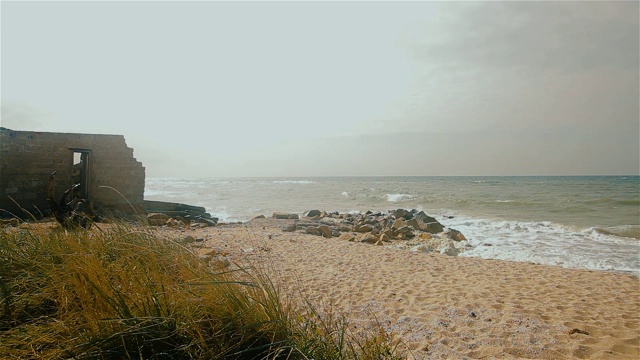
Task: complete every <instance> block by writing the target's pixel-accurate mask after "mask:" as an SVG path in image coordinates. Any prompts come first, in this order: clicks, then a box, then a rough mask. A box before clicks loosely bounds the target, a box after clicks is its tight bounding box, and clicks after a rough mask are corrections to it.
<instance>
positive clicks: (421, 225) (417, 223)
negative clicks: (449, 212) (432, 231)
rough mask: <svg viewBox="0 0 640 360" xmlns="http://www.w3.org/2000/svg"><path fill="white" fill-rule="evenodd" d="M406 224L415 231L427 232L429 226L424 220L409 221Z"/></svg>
mask: <svg viewBox="0 0 640 360" xmlns="http://www.w3.org/2000/svg"><path fill="white" fill-rule="evenodd" d="M406 224H407V226H410V227H412V228H413V229H414V230H420V231H425V230H426V229H427V228H428V227H427V224H425V223H424V222H423V221H422V220H420V219H415V218H413V219H411V220H409V221H407V222H406Z"/></svg>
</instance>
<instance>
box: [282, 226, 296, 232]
mask: <svg viewBox="0 0 640 360" xmlns="http://www.w3.org/2000/svg"><path fill="white" fill-rule="evenodd" d="M296 229H297V226H296V224H290V225H287V226H285V227H283V228H281V230H282V231H285V232H292V231H296Z"/></svg>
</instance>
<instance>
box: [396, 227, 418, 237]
mask: <svg viewBox="0 0 640 360" xmlns="http://www.w3.org/2000/svg"><path fill="white" fill-rule="evenodd" d="M414 236H415V234H414V233H413V229H412V228H410V227H408V226H403V227H401V228H400V229H398V230H397V231H396V237H399V238H401V239H405V240H407V239H411V238H413V237H414Z"/></svg>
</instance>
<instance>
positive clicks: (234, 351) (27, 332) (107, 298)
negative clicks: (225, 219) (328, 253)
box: [0, 224, 400, 360]
mask: <svg viewBox="0 0 640 360" xmlns="http://www.w3.org/2000/svg"><path fill="white" fill-rule="evenodd" d="M300 304H302V305H303V306H300ZM348 328H349V327H348V324H347V321H346V319H344V318H342V317H339V316H336V315H334V314H332V313H331V312H328V313H323V315H320V314H319V312H318V311H316V310H315V309H314V308H313V307H312V306H311V305H310V304H308V303H306V302H304V301H296V300H295V299H292V300H286V301H285V300H283V297H282V296H280V294H279V293H278V291H277V288H276V286H274V284H273V283H272V282H271V281H270V279H269V278H268V277H267V276H266V275H265V274H264V273H262V272H260V271H258V270H255V269H240V270H238V271H226V272H220V271H216V270H213V269H211V268H210V267H209V266H208V265H207V264H205V263H204V262H202V261H201V260H200V259H199V258H198V257H197V256H196V255H194V254H193V253H192V252H191V251H189V250H188V249H186V248H185V247H183V246H182V245H180V244H178V243H176V242H174V241H172V240H168V239H162V238H159V237H157V236H156V235H155V234H154V233H153V232H152V231H151V230H149V229H148V228H140V227H136V228H132V227H130V226H127V225H124V224H111V225H110V226H108V227H106V228H105V229H97V230H93V231H86V230H76V231H68V230H62V229H60V228H50V227H46V226H40V227H35V226H31V227H26V228H20V229H0V353H1V354H3V356H5V357H6V358H15V359H28V358H37V359H68V358H95V359H316V360H321V359H331V360H334V359H337V360H339V359H399V358H400V357H399V356H398V355H397V354H396V350H395V349H396V348H395V346H394V342H393V339H392V338H391V337H390V335H389V334H387V333H385V332H384V331H382V330H381V328H380V329H378V330H379V331H376V332H373V333H371V334H368V335H367V336H361V335H357V336H356V335H354V334H351V333H349V331H348Z"/></svg>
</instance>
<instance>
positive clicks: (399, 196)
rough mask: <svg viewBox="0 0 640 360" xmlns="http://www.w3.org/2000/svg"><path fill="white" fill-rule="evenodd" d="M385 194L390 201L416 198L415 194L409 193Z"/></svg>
mask: <svg viewBox="0 0 640 360" xmlns="http://www.w3.org/2000/svg"><path fill="white" fill-rule="evenodd" d="M385 196H386V197H387V201H389V202H398V201H402V200H410V199H413V198H414V196H413V195H409V194H385Z"/></svg>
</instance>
